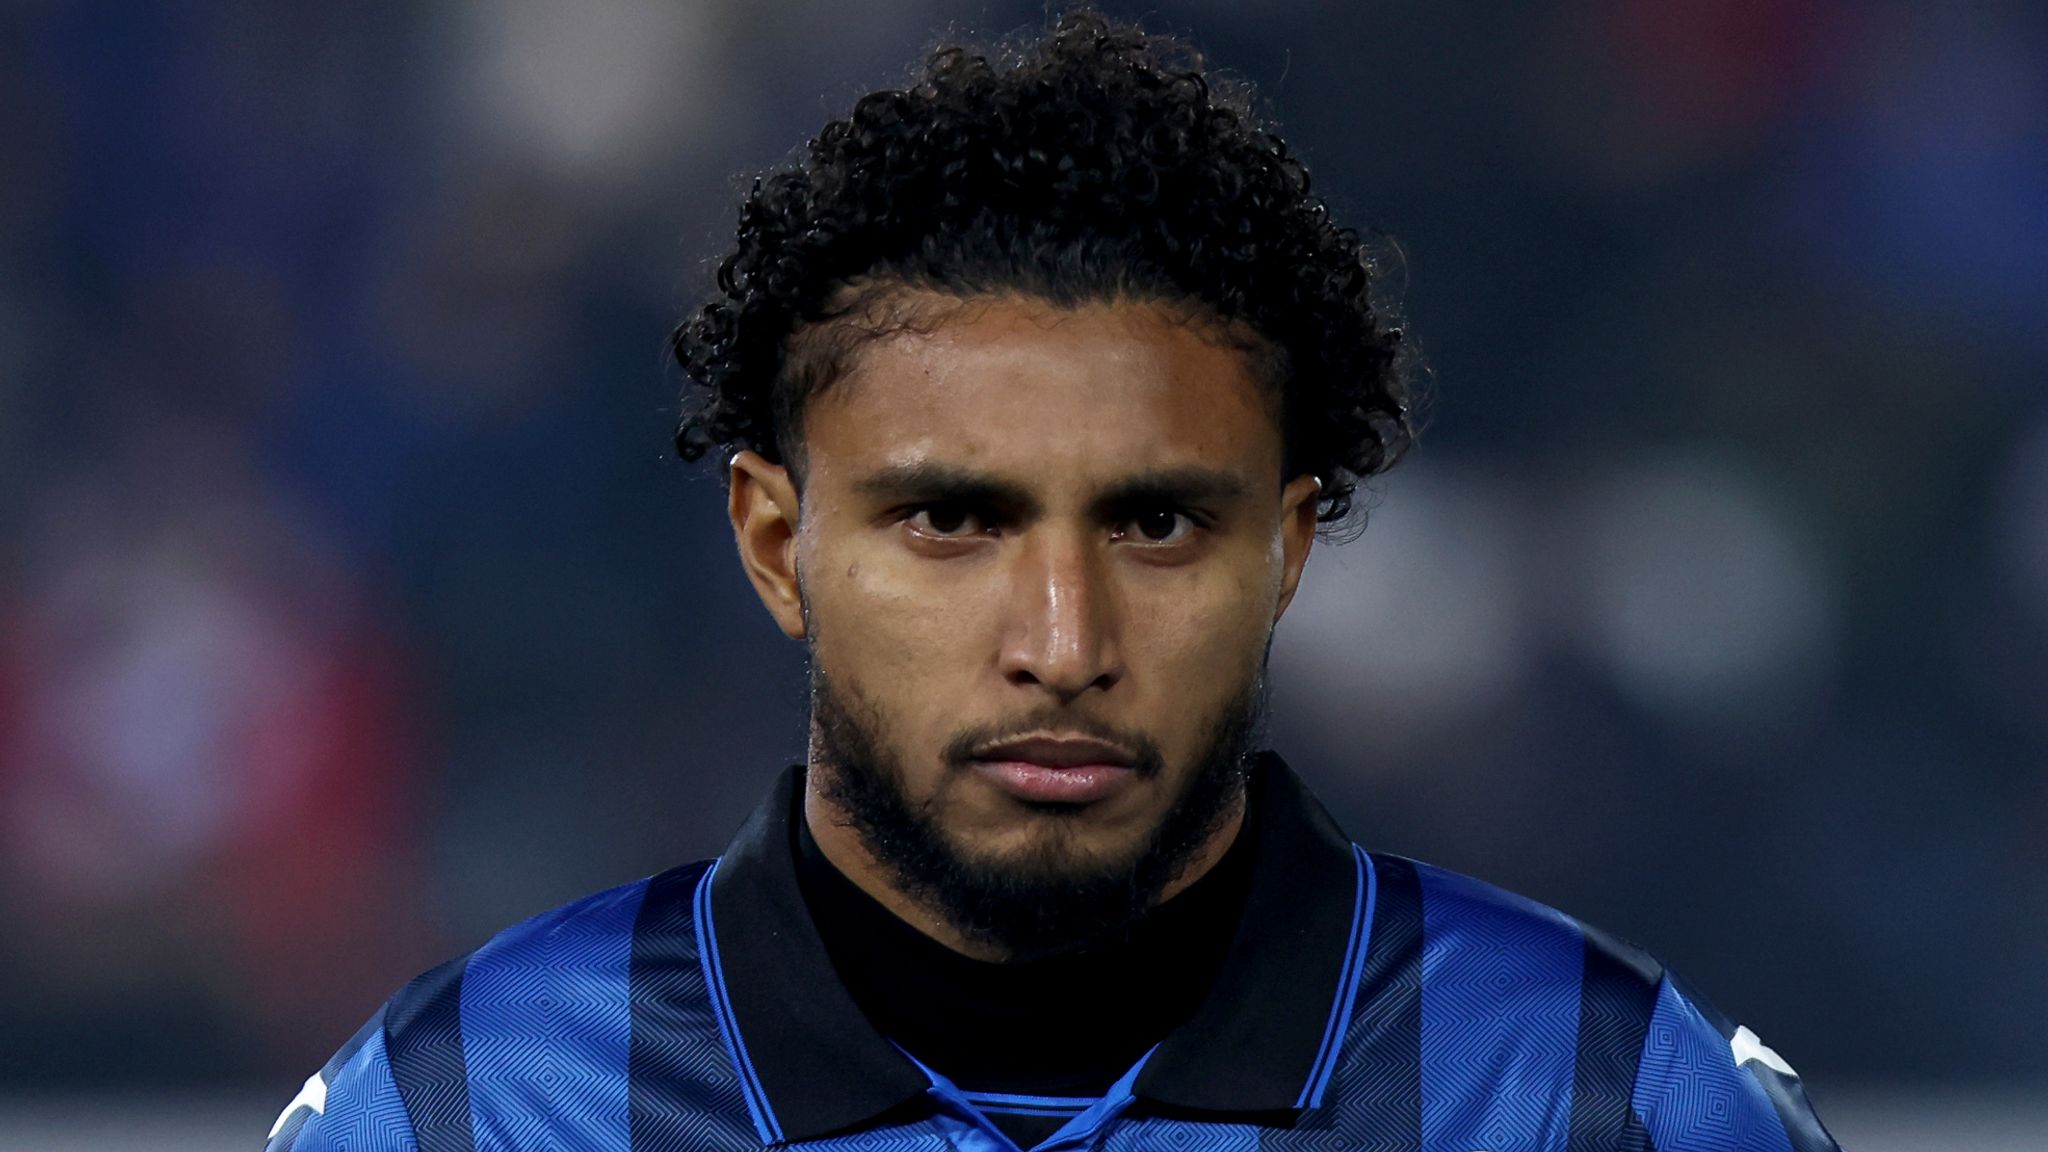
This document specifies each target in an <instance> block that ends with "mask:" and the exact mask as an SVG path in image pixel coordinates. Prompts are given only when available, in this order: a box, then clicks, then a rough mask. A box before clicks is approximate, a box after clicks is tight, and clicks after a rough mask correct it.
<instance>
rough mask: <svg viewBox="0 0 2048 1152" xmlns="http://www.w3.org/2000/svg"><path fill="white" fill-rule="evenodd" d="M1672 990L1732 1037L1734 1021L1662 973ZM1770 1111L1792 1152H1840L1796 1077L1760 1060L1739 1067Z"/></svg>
mask: <svg viewBox="0 0 2048 1152" xmlns="http://www.w3.org/2000/svg"><path fill="white" fill-rule="evenodd" d="M1665 979H1666V980H1667V981H1668V982H1669V983H1670V984H1671V987H1672V991H1674V992H1676V993H1677V994H1678V997H1679V999H1680V1000H1682V1001H1683V1002H1684V1003H1686V1004H1687V1005H1689V1006H1690V1007H1691V1008H1692V1010H1693V1011H1694V1012H1695V1013H1697V1014H1698V1015H1699V1017H1700V1019H1702V1020H1704V1021H1706V1022H1707V1024H1709V1025H1711V1026H1712V1027H1713V1029H1714V1033H1715V1034H1716V1035H1718V1036H1719V1037H1720V1038H1721V1040H1722V1041H1723V1042H1724V1043H1727V1042H1730V1041H1733V1040H1734V1038H1735V1021H1733V1020H1731V1019H1729V1018H1728V1016H1727V1015H1726V1014H1725V1013H1723V1012H1722V1011H1721V1010H1720V1009H1718V1008H1716V1007H1714V1005H1713V1003H1712V1002H1711V1001H1709V1000H1708V999H1706V998H1705V997H1703V996H1701V995H1700V994H1699V993H1698V992H1697V991H1695V990H1694V989H1693V987H1692V985H1691V984H1689V983H1687V982H1686V980H1685V978H1684V977H1683V976H1680V975H1679V974H1678V973H1675V972H1667V973H1665ZM1743 1067H1744V1068H1746V1069H1747V1070H1748V1072H1749V1075H1750V1077H1751V1078H1752V1079H1754V1080H1755V1081H1756V1085H1757V1087H1758V1088H1761V1089H1762V1090H1763V1094H1764V1096H1765V1098H1767V1099H1768V1100H1770V1102H1771V1108H1772V1110H1773V1111H1775V1112H1777V1114H1778V1123H1779V1124H1781V1125H1783V1126H1784V1129H1785V1139H1786V1140H1787V1141H1789V1142H1790V1143H1791V1145H1792V1149H1793V1152H1841V1148H1840V1146H1839V1145H1837V1144H1836V1143H1835V1138H1834V1136H1832V1135H1831V1134H1829V1132H1828V1130H1827V1126H1826V1125H1824V1124H1822V1123H1821V1122H1820V1117H1819V1116H1818V1115H1817V1114H1815V1112H1814V1110H1813V1105H1812V1104H1810V1103H1808V1102H1807V1099H1806V1088H1805V1086H1804V1085H1802V1084H1801V1083H1800V1081H1799V1077H1797V1076H1788V1075H1786V1074H1784V1073H1782V1072H1779V1071H1778V1070H1777V1069H1775V1068H1771V1067H1769V1066H1767V1065H1766V1064H1764V1063H1763V1062H1762V1061H1750V1062H1749V1063H1747V1064H1745V1065H1743Z"/></svg>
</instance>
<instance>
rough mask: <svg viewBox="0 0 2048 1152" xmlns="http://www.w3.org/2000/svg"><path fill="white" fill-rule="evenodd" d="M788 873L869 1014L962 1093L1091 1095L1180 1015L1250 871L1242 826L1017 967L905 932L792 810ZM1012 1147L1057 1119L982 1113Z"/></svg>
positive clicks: (1188, 1010) (1193, 996) (1210, 972)
mask: <svg viewBox="0 0 2048 1152" xmlns="http://www.w3.org/2000/svg"><path fill="white" fill-rule="evenodd" d="M794 824H795V826H796V839H797V845H796V858H797V870H796V871H797V880H798V884H799V886H800V887H801V889H802V890H803V895H804V902H805V904H806V905H808V906H809V908H810V913H811V919H812V920H813V921H814V922H815V923H816V924H817V926H818V934H819V935H820V936H821V937H822V938H823V940H824V943H825V950H826V952H827V953H828V954H829V955H830V956H831V958H832V966H833V968H834V970H835V971H836V972H837V973H838V974H839V979H840V981H841V983H843V984H845V985H846V988H847V990H848V991H849V992H850V993H851V994H852V996H853V1000H854V1002H855V1003H856V1004H858V1005H860V1008H861V1011H862V1012H863V1013H865V1014H866V1016H867V1018H868V1020H869V1022H870V1023H872V1024H873V1025H874V1026H875V1028H876V1029H877V1030H878V1031H880V1032H881V1033H882V1034H883V1035H884V1036H887V1037H889V1038H890V1039H891V1040H894V1041H895V1042H896V1043H898V1044H900V1045H902V1046H903V1047H904V1048H905V1049H906V1050H908V1051H909V1052H910V1053H912V1054H913V1055H915V1056H916V1057H917V1058H918V1059H919V1060H921V1061H923V1062H924V1063H925V1064H927V1065H929V1066H931V1067H932V1068H934V1069H936V1070H937V1071H938V1072H940V1073H942V1074H943V1075H945V1076H946V1077H947V1078H948V1079H950V1080H952V1081H953V1083H954V1084H956V1085H958V1086H959V1087H960V1088H961V1089H962V1090H963V1091H970V1092H1006V1093H1018V1094H1025V1095H1033V1096H1075V1097H1091V1098H1092V1097H1099V1096H1101V1095H1103V1094H1104V1093H1105V1092H1107V1091H1108V1090H1109V1087H1110V1085H1112V1084H1114V1083H1115V1082H1116V1080H1117V1078H1118V1077H1120V1076H1122V1075H1123V1074H1124V1073H1125V1072H1128V1071H1130V1068H1131V1065H1133V1064H1135V1063H1137V1061H1138V1059H1139V1057H1141V1056H1143V1055H1144V1054H1145V1053H1146V1052H1148V1051H1150V1050H1151V1049H1152V1046H1153V1045H1155V1044H1157V1043H1158V1042H1159V1041H1160V1040H1161V1039H1163V1038H1164V1037H1165V1036H1166V1034H1167V1033H1168V1032H1170V1031H1172V1030H1173V1029H1174V1028H1175V1027H1177V1026H1179V1025H1180V1024H1181V1023H1182V1022H1184V1021H1186V1020H1187V1019H1188V1017H1190V1016H1191V1015H1193V1014H1194V1011H1195V1009H1196V1008H1197V1007H1198V1006H1199V1005H1200V1004H1201V1001H1202V997H1203V995H1204V994H1205V993H1206V992H1207V991H1208V989H1209V985H1210V983H1211V982H1212V981H1213V980H1214V979H1215V977H1216V972H1217V970H1218V969H1219V968H1220V967H1221V966H1222V964H1223V957H1224V953H1225V952H1226V951H1227V950H1228V948H1229V947H1230V942H1231V939H1232V937H1233V936H1234V934H1235V933H1236V930H1237V921H1238V917H1239V915H1240V913H1242V911H1243V909H1244V902H1245V893H1246V890H1247V887H1248V882H1249V880H1250V872H1251V869H1250V865H1251V858H1252V853H1251V851H1250V848H1249V845H1248V841H1249V840H1250V839H1251V832H1252V827H1251V821H1250V820H1247V821H1246V822H1245V828H1244V831H1243V832H1242V833H1240V834H1239V835H1238V837H1237V839H1236V841H1235V842H1234V843H1232V844H1231V846H1230V849H1229V850H1228V851H1227V852H1225V853H1224V855H1223V858H1222V859H1221V860H1219V861H1218V862H1217V863H1216V865H1215V867H1213V868H1211V869H1210V870H1209V871H1208V872H1207V873H1205V874H1204V875H1203V876H1202V877H1201V878H1200V879H1198V880H1196V881H1195V882H1194V883H1193V884H1191V885H1189V886H1188V887H1187V888H1186V889H1184V890H1183V891H1181V892H1180V893H1178V894H1177V895H1175V896H1174V898H1173V899H1171V900H1168V901H1167V902H1166V903H1164V904H1161V905H1160V906H1159V907H1158V908H1156V909H1154V910H1153V911H1152V912H1151V913H1149V914H1148V915H1146V916H1145V917H1144V918H1143V919H1142V920H1140V921H1138V922H1137V923H1136V924H1135V925H1133V926H1131V927H1129V928H1126V929H1123V930H1121V931H1119V932H1117V933H1116V934H1114V935H1113V936H1111V937H1109V938H1105V939H1103V940H1100V941H1097V942H1095V943H1093V944H1090V945H1088V946H1087V947H1085V948H1081V949H1078V950H1075V951H1072V952H1063V953H1060V954H1058V955H1055V956H1049V957H1045V958H1042V959H1036V960H1031V961H1026V962H1022V963H1015V964H1003V963H992V962H989V961H984V960H976V959H973V958H971V957H968V956H963V955H961V954H960V953H958V952H955V951H953V950H952V949H950V948H948V947H946V946H945V945H943V944H940V943H939V942H938V941H936V940H933V939H932V938H931V937H929V936H926V935H925V934H924V933H922V932H920V931H918V930H917V929H916V928H913V927H911V926H910V925H909V924H907V923H905V922H904V921H903V920H901V919H899V918H898V917H897V916H896V915H895V914H894V913H892V912H890V911H889V910H888V909H887V908H886V907H884V906H883V905H882V904H881V903H880V902H878V901H877V900H875V899H874V898H873V897H872V896H869V895H868V894H867V893H866V892H863V891H861V890H860V888H859V887H858V886H856V885H855V884H854V883H853V881H851V880H849V879H847V878H846V876H845V875H844V874H843V873H841V872H840V871H839V869H838V868H836V867H835V866H833V864H832V862H831V861H829V860H827V859H826V858H825V854H824V852H823V851H822V850H821V849H820V848H819V847H818V843H817V841H816V840H815V839H814V838H813V837H812V836H811V831H810V828H809V826H808V825H807V824H806V823H805V822H804V820H803V819H802V816H801V813H800V812H799V815H798V819H796V820H795V821H794ZM990 1119H991V1120H993V1121H995V1123H996V1124H997V1125H998V1126H999V1127H1001V1128H1002V1129H1003V1131H1004V1132H1005V1133H1007V1134H1008V1135H1009V1136H1010V1138H1011V1139H1012V1140H1015V1141H1016V1142H1017V1144H1018V1145H1019V1146H1020V1147H1022V1148H1030V1147H1031V1146H1032V1145H1034V1144H1037V1143H1038V1142H1039V1141H1041V1140H1043V1139H1045V1138H1046V1137H1048V1136H1051V1135H1052V1134H1053V1133H1054V1132H1056V1131H1058V1130H1059V1128H1060V1126H1061V1125H1062V1124H1064V1123H1065V1120H1064V1118H1061V1117H1036V1116H1004V1115H992V1116H990Z"/></svg>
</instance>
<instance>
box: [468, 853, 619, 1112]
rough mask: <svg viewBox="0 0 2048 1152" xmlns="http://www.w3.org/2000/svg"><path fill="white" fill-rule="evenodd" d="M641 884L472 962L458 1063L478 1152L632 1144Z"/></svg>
mask: <svg viewBox="0 0 2048 1152" xmlns="http://www.w3.org/2000/svg"><path fill="white" fill-rule="evenodd" d="M645 890H646V885H645V884H644V883H640V884H632V885H628V886H626V887H624V888H615V889H612V890H610V891H607V892H600V893H598V894H597V895H595V896H591V897H588V898H586V899H583V900H579V901H577V902H576V903H574V904H570V905H568V906H566V907H564V908H560V909H557V910H556V911H553V912H550V913H547V914H546V915H544V916H541V917H538V918H536V919H534V920H532V921H528V922H527V923H525V924H523V925H521V926H520V927H519V928H517V929H515V930H514V931H511V932H507V933H505V934H503V935H501V936H499V937H498V938H497V939H496V940H493V941H492V942H491V943H489V944H486V945H485V946H484V947H482V948H480V949H478V950H477V952H476V953H475V954H474V955H472V956H471V957H470V960H469V968H468V970H467V971H466V972H465V973H464V975H463V979H462V998H461V1007H462V1036H463V1052H464V1055H465V1058H466V1059H467V1061H468V1064H469V1075H470V1078H471V1080H472V1082H473V1083H474V1084H475V1085H478V1086H481V1087H480V1090H478V1091H475V1092H473V1093H472V1095H471V1097H470V1111H471V1113H472V1118H473V1123H472V1128H473V1130H474V1132H475V1134H476V1152H520V1150H521V1149H528V1148H541V1147H547V1148H553V1149H557V1150H558V1152H603V1150H606V1149H613V1148H618V1147H621V1146H623V1145H625V1144H626V1142H627V1139H628V1120H627V1110H626V1079H627V1077H626V1066H627V1061H628V1053H629V1039H630V1019H629V1017H628V1014H627V1011H626V1006H627V1003H628V991H627V968H628V964H629V962H630V959H631V955H632V945H633V921H634V918H635V916H636V915H637V914H638V912H639V910H640V897H641V894H642V893H643V892H644V891H645Z"/></svg>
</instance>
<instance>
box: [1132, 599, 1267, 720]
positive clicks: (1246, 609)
mask: <svg viewBox="0 0 2048 1152" xmlns="http://www.w3.org/2000/svg"><path fill="white" fill-rule="evenodd" d="M1169 575H1170V576H1171V579H1170V580H1161V581H1156V582H1153V586H1150V587H1134V588H1132V589H1131V590H1130V594H1129V595H1127V597H1126V599H1125V603H1126V604H1127V605H1129V608H1130V611H1131V623H1132V627H1131V630H1130V638H1131V641H1132V652H1131V656H1132V658H1133V660H1134V661H1135V662H1142V669H1141V670H1144V671H1149V672H1150V676H1149V677H1148V679H1149V680H1151V681H1152V682H1153V683H1154V684H1155V685H1156V686H1157V688H1158V690H1159V691H1161V692H1162V693H1163V694H1164V705H1165V706H1166V707H1168V708H1173V709H1176V710H1178V711H1181V712H1187V711H1192V710H1195V709H1198V708H1206V707H1208V706H1210V705H1213V704H1214V703H1215V702H1216V701H1218V700H1220V699H1222V698H1223V697H1226V696H1228V695H1230V694H1231V693H1233V692H1234V691H1236V690H1237V689H1238V688H1239V687H1240V686H1241V684H1242V676H1243V675H1245V674H1248V673H1249V671H1250V669H1251V668H1252V666H1253V665H1254V664H1255V663H1256V662H1257V661H1258V659H1259V656H1260V654H1261V653H1262V652H1263V651H1264V650H1265V644H1266V638H1267V636H1268V635H1269V634H1270V632H1271V628H1272V608H1271V604H1272V599H1273V593H1272V589H1271V583H1272V582H1271V580H1270V579H1269V578H1268V576H1267V574H1266V573H1265V572H1264V571H1263V569H1261V568H1259V566H1257V565H1244V566H1233V567H1231V568H1223V569H1218V570H1214V571H1209V572H1190V573H1172V574H1169Z"/></svg>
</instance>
